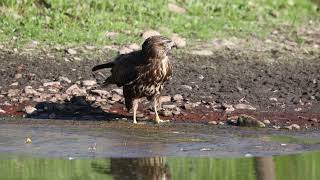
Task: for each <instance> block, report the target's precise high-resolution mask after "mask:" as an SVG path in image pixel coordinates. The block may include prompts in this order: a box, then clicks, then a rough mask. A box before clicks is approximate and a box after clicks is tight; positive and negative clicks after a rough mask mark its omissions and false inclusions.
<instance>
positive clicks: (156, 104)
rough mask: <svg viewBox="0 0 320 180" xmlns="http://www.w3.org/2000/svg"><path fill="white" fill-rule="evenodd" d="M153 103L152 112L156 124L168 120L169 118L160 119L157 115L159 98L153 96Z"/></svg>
mask: <svg viewBox="0 0 320 180" xmlns="http://www.w3.org/2000/svg"><path fill="white" fill-rule="evenodd" d="M153 103H154V107H153V108H154V112H155V114H156V118H155V121H156V123H157V124H159V123H163V122H169V120H161V119H160V117H159V115H158V110H157V107H158V105H159V98H158V97H155V98H154V100H153Z"/></svg>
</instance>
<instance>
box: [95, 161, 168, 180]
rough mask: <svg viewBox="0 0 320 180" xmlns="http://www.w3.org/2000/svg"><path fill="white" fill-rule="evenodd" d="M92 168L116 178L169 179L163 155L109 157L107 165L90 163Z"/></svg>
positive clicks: (124, 179) (125, 179)
mask: <svg viewBox="0 0 320 180" xmlns="http://www.w3.org/2000/svg"><path fill="white" fill-rule="evenodd" d="M92 168H93V169H94V170H95V171H97V172H100V173H104V174H109V175H112V176H113V177H114V179H117V180H129V179H130V180H135V179H137V180H171V173H170V170H169V167H168V165H167V164H166V161H165V158H164V157H150V158H111V159H110V165H109V166H107V165H104V167H103V165H101V164H92Z"/></svg>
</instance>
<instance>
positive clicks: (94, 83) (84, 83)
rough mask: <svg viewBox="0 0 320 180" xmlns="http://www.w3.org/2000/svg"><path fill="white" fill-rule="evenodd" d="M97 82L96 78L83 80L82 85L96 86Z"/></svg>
mask: <svg viewBox="0 0 320 180" xmlns="http://www.w3.org/2000/svg"><path fill="white" fill-rule="evenodd" d="M96 84H97V81H96V80H84V81H82V86H94V85H96Z"/></svg>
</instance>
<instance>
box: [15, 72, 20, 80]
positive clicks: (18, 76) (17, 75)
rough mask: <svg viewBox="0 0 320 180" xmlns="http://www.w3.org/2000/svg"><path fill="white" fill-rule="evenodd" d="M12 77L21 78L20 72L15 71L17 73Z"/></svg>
mask: <svg viewBox="0 0 320 180" xmlns="http://www.w3.org/2000/svg"><path fill="white" fill-rule="evenodd" d="M14 78H15V79H20V78H22V74H20V73H17V74H15V75H14Z"/></svg>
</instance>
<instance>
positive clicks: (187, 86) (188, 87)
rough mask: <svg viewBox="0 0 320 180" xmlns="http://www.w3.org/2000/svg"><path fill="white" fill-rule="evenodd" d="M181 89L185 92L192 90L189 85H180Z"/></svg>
mask: <svg viewBox="0 0 320 180" xmlns="http://www.w3.org/2000/svg"><path fill="white" fill-rule="evenodd" d="M181 87H182V88H183V89H186V90H189V91H191V90H192V87H191V86H189V85H181Z"/></svg>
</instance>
